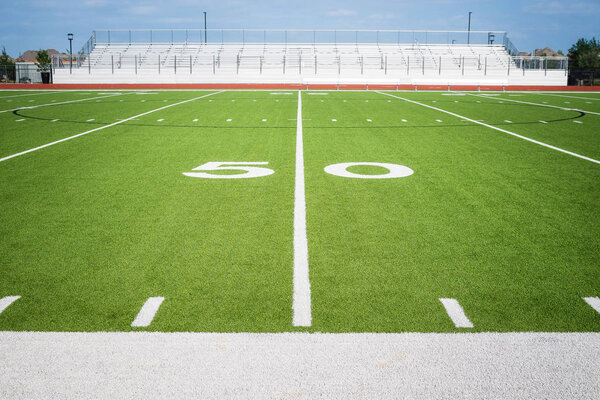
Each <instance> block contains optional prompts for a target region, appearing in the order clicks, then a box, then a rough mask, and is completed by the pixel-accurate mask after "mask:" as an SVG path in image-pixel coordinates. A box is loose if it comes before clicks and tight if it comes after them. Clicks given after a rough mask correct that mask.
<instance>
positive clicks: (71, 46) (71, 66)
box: [67, 33, 73, 74]
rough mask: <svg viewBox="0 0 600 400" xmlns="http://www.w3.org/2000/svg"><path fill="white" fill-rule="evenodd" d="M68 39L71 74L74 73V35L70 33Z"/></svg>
mask: <svg viewBox="0 0 600 400" xmlns="http://www.w3.org/2000/svg"><path fill="white" fill-rule="evenodd" d="M67 38H69V74H72V73H73V34H72V33H68V34H67Z"/></svg>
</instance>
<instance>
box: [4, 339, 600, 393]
mask: <svg viewBox="0 0 600 400" xmlns="http://www.w3.org/2000/svg"><path fill="white" fill-rule="evenodd" d="M0 354H2V362H1V363H0V393H2V396H1V397H3V398H5V399H112V400H125V399H148V400H151V399H165V398H169V399H230V398H246V399H323V398H327V399H344V400H354V399H498V400H500V399H502V400H509V399H510V400H525V399H569V400H584V399H586V400H589V399H599V398H600V382H599V380H598V371H599V370H600V333H597V332H582V333H543V332H523V333H476V334H472V333H466V332H465V333H460V334H456V333H396V334H393V333H381V334H368V333H367V334H360V333H347V334H323V333H254V334H253V333H189V332H187V333H161V332H92V333H81V332H64V333H61V332H0ZM107 382H115V384H107Z"/></svg>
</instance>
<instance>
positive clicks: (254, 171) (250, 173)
mask: <svg viewBox="0 0 600 400" xmlns="http://www.w3.org/2000/svg"><path fill="white" fill-rule="evenodd" d="M268 164H269V163H268V162H267V161H231V162H230V161H211V162H207V163H206V164H202V165H201V166H199V167H196V168H194V169H193V170H192V171H229V170H234V171H239V170H242V171H246V172H244V173H241V174H229V175H219V174H208V173H206V172H184V173H183V174H184V175H185V176H190V177H192V178H210V179H240V178H260V177H261V176H267V175H271V174H274V173H275V171H273V170H272V169H270V168H264V167H249V165H268ZM223 165H230V166H229V167H227V166H223Z"/></svg>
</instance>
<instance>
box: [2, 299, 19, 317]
mask: <svg viewBox="0 0 600 400" xmlns="http://www.w3.org/2000/svg"><path fill="white" fill-rule="evenodd" d="M20 298H21V296H6V297H3V298H1V299H0V314H2V311H4V310H6V309H7V308H8V306H10V305H11V304H12V303H14V302H15V301H17V300H19V299H20Z"/></svg>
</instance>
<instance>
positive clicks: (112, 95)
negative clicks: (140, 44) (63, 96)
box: [0, 93, 130, 113]
mask: <svg viewBox="0 0 600 400" xmlns="http://www.w3.org/2000/svg"><path fill="white" fill-rule="evenodd" d="M125 94H130V93H115V94H109V95H106V96H96V97H90V98H87V99H79V100H69V101H61V102H59V103H47V104H38V105H35V106H25V107H17V108H13V109H11V110H1V111H0V113H5V112H10V111H15V110H31V109H33V108H38V107H48V106H57V105H59V104H69V103H78V102H80V101H87V100H96V99H105V98H108V97H114V96H123V95H125Z"/></svg>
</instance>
